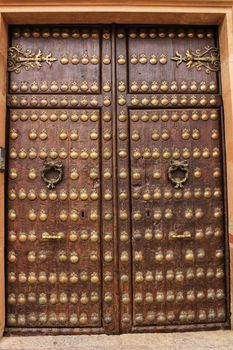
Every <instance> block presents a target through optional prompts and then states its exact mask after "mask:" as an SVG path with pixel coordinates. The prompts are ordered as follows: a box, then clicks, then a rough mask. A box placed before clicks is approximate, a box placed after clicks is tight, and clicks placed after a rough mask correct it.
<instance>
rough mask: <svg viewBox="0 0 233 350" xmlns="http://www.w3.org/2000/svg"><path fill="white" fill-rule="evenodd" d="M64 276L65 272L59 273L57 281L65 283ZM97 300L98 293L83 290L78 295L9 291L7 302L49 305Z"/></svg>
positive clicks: (94, 301) (83, 303)
mask: <svg viewBox="0 0 233 350" xmlns="http://www.w3.org/2000/svg"><path fill="white" fill-rule="evenodd" d="M64 278H65V279H66V274H65V273H64V276H63V275H62V273H61V274H60V278H59V281H60V282H61V283H65V282H64ZM98 301H99V295H98V293H96V292H92V293H90V294H89V293H84V292H83V293H80V295H78V294H77V293H70V295H68V294H67V293H65V292H62V293H60V294H57V293H51V294H46V293H40V294H39V295H36V293H33V292H32V293H28V294H24V293H20V294H18V295H16V294H15V293H10V294H9V295H8V304H10V305H15V304H19V305H24V304H26V303H27V302H29V303H38V304H40V305H45V304H48V303H49V304H51V305H55V304H58V303H61V304H67V303H71V304H74V305H75V304H77V303H78V302H79V303H80V304H82V305H87V304H89V303H90V302H91V303H97V302H98Z"/></svg>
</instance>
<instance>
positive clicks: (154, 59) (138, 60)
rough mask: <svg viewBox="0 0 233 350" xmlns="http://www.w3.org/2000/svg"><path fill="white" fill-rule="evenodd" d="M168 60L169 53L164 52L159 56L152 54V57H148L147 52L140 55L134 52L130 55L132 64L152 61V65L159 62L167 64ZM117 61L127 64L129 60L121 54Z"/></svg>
mask: <svg viewBox="0 0 233 350" xmlns="http://www.w3.org/2000/svg"><path fill="white" fill-rule="evenodd" d="M167 61H168V59H167V55H164V54H161V55H160V56H159V57H158V56H157V55H155V54H154V55H151V56H150V57H148V58H147V56H146V55H145V54H143V53H142V54H140V55H137V54H135V53H134V54H132V55H131V56H130V63H132V64H138V63H140V64H147V63H150V64H152V65H155V64H157V63H158V62H159V63H160V64H162V65H164V64H166V63H167ZM117 62H118V64H121V65H123V64H125V63H126V62H127V59H126V57H125V56H124V55H119V56H118V58H117Z"/></svg>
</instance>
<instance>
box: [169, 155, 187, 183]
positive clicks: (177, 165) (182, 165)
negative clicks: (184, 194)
mask: <svg viewBox="0 0 233 350" xmlns="http://www.w3.org/2000/svg"><path fill="white" fill-rule="evenodd" d="M188 166H189V163H188V161H187V160H172V161H171V164H170V166H169V168H168V178H169V180H170V181H171V183H172V184H173V185H174V186H175V188H182V187H183V185H184V183H185V182H186V181H187V180H188V177H189V169H188ZM177 171H181V172H182V173H183V177H180V176H175V174H176V173H177Z"/></svg>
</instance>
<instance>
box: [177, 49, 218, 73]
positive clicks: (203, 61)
mask: <svg viewBox="0 0 233 350" xmlns="http://www.w3.org/2000/svg"><path fill="white" fill-rule="evenodd" d="M171 60H172V61H176V65H177V67H178V66H179V65H180V64H181V63H182V62H185V63H186V67H187V68H188V69H192V68H196V70H198V71H200V70H201V69H202V68H205V71H206V73H207V74H210V73H211V72H217V71H219V70H220V55H219V50H218V49H217V48H216V47H210V46H205V50H204V51H203V52H201V50H200V49H197V50H196V51H191V50H190V49H188V50H186V52H185V55H184V56H182V54H181V53H179V52H178V51H176V56H174V57H172V58H171Z"/></svg>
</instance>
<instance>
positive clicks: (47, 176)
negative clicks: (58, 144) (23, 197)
mask: <svg viewBox="0 0 233 350" xmlns="http://www.w3.org/2000/svg"><path fill="white" fill-rule="evenodd" d="M63 175H64V166H63V164H61V163H58V162H55V161H53V160H45V161H44V164H43V169H42V171H41V178H42V180H43V181H44V182H45V183H46V184H47V187H48V188H51V189H53V188H55V187H56V186H57V185H58V184H59V183H60V182H61V181H62V179H63Z"/></svg>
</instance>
